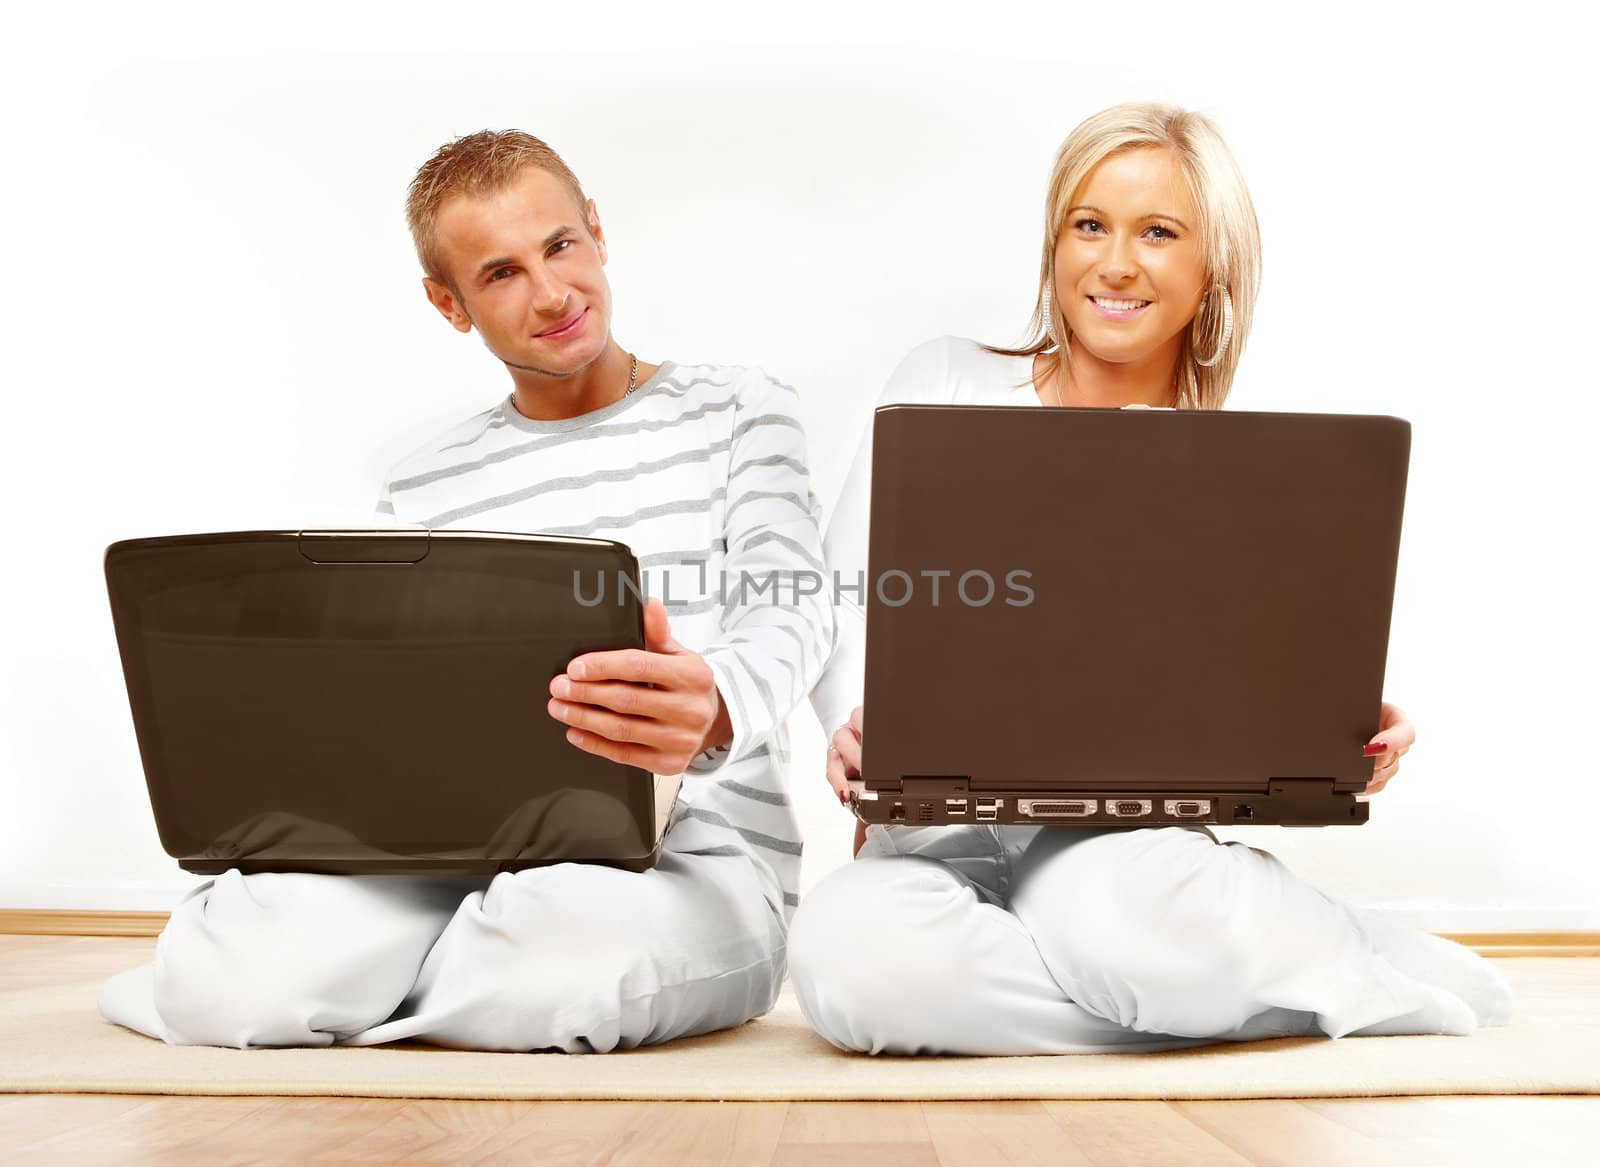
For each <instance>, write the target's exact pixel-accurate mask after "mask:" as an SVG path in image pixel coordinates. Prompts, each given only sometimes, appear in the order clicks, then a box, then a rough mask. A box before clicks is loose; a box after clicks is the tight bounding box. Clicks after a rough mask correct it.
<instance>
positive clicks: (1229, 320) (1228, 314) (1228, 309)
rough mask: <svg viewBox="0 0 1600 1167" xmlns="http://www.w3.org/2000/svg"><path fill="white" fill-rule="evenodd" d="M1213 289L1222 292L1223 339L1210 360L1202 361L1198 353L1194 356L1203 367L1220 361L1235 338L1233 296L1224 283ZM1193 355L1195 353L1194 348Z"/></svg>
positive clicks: (1195, 360)
mask: <svg viewBox="0 0 1600 1167" xmlns="http://www.w3.org/2000/svg"><path fill="white" fill-rule="evenodd" d="M1211 290H1212V291H1213V292H1221V293H1222V339H1221V340H1220V341H1218V342H1217V351H1216V352H1214V353H1212V354H1211V359H1210V360H1206V361H1202V360H1201V359H1200V357H1199V356H1198V355H1195V356H1194V363H1195V364H1197V365H1199V366H1200V367H1201V368H1202V369H1209V368H1211V366H1213V365H1215V364H1216V363H1217V362H1218V361H1220V360H1221V359H1222V354H1223V353H1225V352H1227V351H1228V342H1229V341H1230V340H1232V339H1233V297H1232V296H1231V295H1229V294H1228V289H1227V288H1226V287H1224V286H1223V285H1222V284H1218V285H1217V286H1216V287H1214V288H1212V289H1211ZM1191 355H1194V354H1193V350H1192V349H1191Z"/></svg>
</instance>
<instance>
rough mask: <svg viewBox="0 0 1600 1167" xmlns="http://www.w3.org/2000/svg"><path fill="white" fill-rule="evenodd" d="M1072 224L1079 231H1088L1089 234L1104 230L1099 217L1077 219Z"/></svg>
mask: <svg viewBox="0 0 1600 1167" xmlns="http://www.w3.org/2000/svg"><path fill="white" fill-rule="evenodd" d="M1073 226H1075V227H1077V229H1078V230H1080V231H1085V232H1088V233H1089V234H1090V235H1096V234H1099V233H1100V232H1101V231H1104V230H1105V228H1104V227H1102V226H1101V225H1100V220H1099V219H1079V220H1078V221H1077V222H1076V223H1075V224H1073Z"/></svg>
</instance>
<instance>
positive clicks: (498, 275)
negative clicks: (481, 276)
mask: <svg viewBox="0 0 1600 1167" xmlns="http://www.w3.org/2000/svg"><path fill="white" fill-rule="evenodd" d="M510 275H511V269H510V268H508V267H497V268H495V269H494V271H492V272H490V273H489V282H490V283H493V282H494V281H495V280H498V279H504V278H507V277H509V276H510Z"/></svg>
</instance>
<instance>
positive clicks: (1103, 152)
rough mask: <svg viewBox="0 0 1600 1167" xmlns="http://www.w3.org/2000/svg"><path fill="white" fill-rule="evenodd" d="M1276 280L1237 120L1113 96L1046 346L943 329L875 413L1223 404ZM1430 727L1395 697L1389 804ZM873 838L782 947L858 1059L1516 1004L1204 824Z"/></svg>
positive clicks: (1075, 204) (1069, 163)
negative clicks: (1230, 122)
mask: <svg viewBox="0 0 1600 1167" xmlns="http://www.w3.org/2000/svg"><path fill="white" fill-rule="evenodd" d="M1259 275H1260V240H1259V235H1258V231H1257V226H1256V217H1255V211H1254V209H1253V207H1252V205H1251V201H1250V195H1249V192H1248V191H1247V190H1246V188H1245V184H1244V181H1243V179H1242V177H1241V176H1240V173H1239V170H1238V168H1237V166H1236V165H1235V164H1234V161H1233V158H1232V155H1231V154H1230V153H1229V151H1228V148H1227V146H1226V144H1225V143H1224V142H1223V140H1222V138H1221V136H1220V135H1219V134H1218V132H1217V130H1216V128H1215V127H1214V126H1213V125H1212V124H1211V123H1210V122H1209V121H1208V120H1206V119H1205V118H1204V117H1202V116H1200V115H1198V114H1194V113H1190V112H1187V111H1184V110H1179V109H1175V108H1171V107H1167V106H1158V105H1147V104H1133V105H1121V106H1117V107H1115V108H1112V109H1108V110H1105V111H1104V112H1102V113H1099V114H1096V115H1095V116H1093V117H1091V118H1089V119H1088V120H1087V121H1085V122H1084V123H1083V124H1082V125H1080V126H1078V128H1077V129H1075V130H1073V132H1072V133H1071V134H1070V135H1069V136H1068V138H1067V140H1066V141H1065V142H1064V143H1063V144H1062V147H1061V149H1060V151H1059V153H1058V155H1057V158H1056V163H1055V168H1054V172H1053V175H1052V179H1051V183H1050V188H1049V192H1048V195H1047V198H1046V204H1045V238H1044V254H1043V259H1042V263H1041V266H1040V285H1039V293H1038V300H1037V305H1036V310H1035V314H1034V320H1033V337H1032V340H1031V342H1030V343H1029V344H1026V345H1024V346H1022V347H1021V348H1017V349H997V348H992V347H988V346H984V345H979V344H976V343H974V342H971V341H966V340H960V339H956V338H953V337H946V338H943V339H940V340H936V341H932V342H930V343H928V344H925V345H923V346H921V347H920V348H918V349H916V350H914V351H913V352H912V353H911V354H910V355H909V356H907V357H906V359H905V360H904V361H903V362H902V363H901V365H900V367H899V369H898V370H897V371H896V372H895V374H894V376H893V377H892V379H891V380H890V382H889V384H888V386H887V387H886V388H885V390H884V392H883V395H882V398H881V400H880V402H879V403H880V404H896V403H911V402H920V403H958V404H982V405H1016V406H1021V407H1028V408H1040V407H1044V408H1049V407H1057V406H1109V407H1117V406H1123V405H1129V404H1133V403H1143V404H1147V405H1153V406H1176V407H1178V408H1184V409H1219V408H1221V407H1222V404H1223V402H1224V401H1225V400H1226V398H1227V396H1228V390H1229V387H1230V385H1231V383H1232V380H1233V374H1234V370H1235V368H1236V367H1237V365H1238V362H1239V356H1240V353H1241V352H1242V351H1243V348H1244V344H1245V339H1246V337H1247V336H1248V335H1249V332H1250V321H1251V314H1252V310H1253V307H1254V304H1255V299H1256V289H1257V286H1258V283H1259ZM870 479H871V443H870V435H868V436H867V437H866V438H863V440H862V444H861V446H860V449H859V452H858V453H857V455H856V459H855V463H854V465H853V466H852V468H851V471H850V475H849V478H848V480H847V482H846V485H845V489H844V492H843V495H842V497H841V500H840V503H839V506H838V508H837V513H836V514H835V516H834V519H833V522H832V524H831V526H830V528H829V531H828V535H827V539H826V547H827V554H828V558H829V560H830V564H831V566H832V567H833V569H834V570H836V571H837V572H839V574H840V575H841V576H842V577H843V578H846V579H853V578H856V573H857V572H858V571H864V570H865V568H866V564H867V537H866V536H867V507H868V497H869V483H870ZM837 616H838V620H839V633H838V635H839V646H838V649H837V650H836V653H835V656H834V658H833V661H832V663H831V664H830V665H829V668H828V670H827V672H826V673H825V674H824V676H823V679H822V681H821V682H820V683H819V684H818V686H817V688H816V690H815V691H814V693H813V694H812V702H813V704H814V706H815V707H816V709H817V712H818V715H819V716H820V717H821V718H822V720H823V724H824V725H825V726H829V727H838V729H837V732H836V733H834V735H833V739H832V744H831V745H830V746H829V751H828V781H829V783H830V784H831V785H832V786H833V787H834V789H835V790H836V791H838V792H839V794H840V799H841V801H844V791H845V782H846V781H847V779H849V778H853V777H855V776H857V775H858V774H859V771H860V764H861V740H862V733H863V729H864V719H863V710H862V709H861V696H862V690H863V682H864V678H863V647H864V643H865V617H864V613H863V612H862V611H861V609H860V608H858V607H853V606H851V605H849V604H841V606H840V608H839V610H838V612H837ZM1239 731H1240V733H1241V734H1244V733H1249V732H1250V727H1249V726H1248V725H1241V726H1240V727H1239ZM1413 738H1414V733H1413V730H1412V726H1411V724H1410V722H1409V721H1407V720H1406V718H1405V717H1404V715H1403V714H1401V712H1400V711H1399V710H1398V709H1396V708H1395V707H1394V706H1392V705H1388V704H1385V705H1384V706H1383V709H1382V711H1381V715H1380V725H1379V726H1378V732H1377V733H1376V734H1375V736H1374V737H1373V738H1372V740H1371V742H1370V743H1369V744H1368V746H1367V747H1366V753H1367V754H1368V755H1370V756H1373V757H1374V758H1375V763H1374V774H1373V779H1372V782H1371V784H1370V785H1369V786H1368V788H1367V789H1368V792H1369V793H1375V792H1377V791H1379V790H1381V789H1382V788H1383V786H1384V785H1385V783H1387V782H1388V781H1389V780H1390V779H1391V778H1392V777H1393V776H1394V774H1395V772H1396V770H1397V769H1398V767H1399V760H1400V757H1401V755H1403V754H1404V753H1405V752H1406V750H1407V749H1408V748H1409V747H1410V745H1411V743H1412V741H1413ZM856 849H857V855H856V859H855V862H853V863H851V864H849V865H847V866H846V867H844V868H843V869H841V870H839V871H836V872H834V873H832V874H831V875H830V876H828V877H827V878H826V879H824V880H823V881H822V882H821V883H820V884H819V885H818V886H817V887H816V888H815V889H813V890H812V891H811V892H810V894H809V895H807V896H806V898H805V899H804V901H803V902H802V903H801V905H800V908H799V911H798V913H797V914H796V916H795V920H794V924H793V928H792V930H791V932H790V937H789V962H790V971H791V975H792V977H793V980H794V984H795V988H796V991H797V994H798V996H799V1000H800V1004H801V1007H802V1008H803V1010H804V1011H805V1014H806V1017H807V1018H808V1020H809V1021H810V1022H811V1024H812V1025H813V1026H814V1027H815V1028H816V1029H817V1030H818V1031H819V1032H820V1033H821V1034H822V1035H823V1036H824V1037H826V1038H827V1039H828V1040H829V1041H831V1042H833V1043H834V1044H835V1045H838V1046H841V1047H843V1048H845V1049H851V1050H859V1051H863V1052H868V1053H897V1054H911V1053H932V1054H1041V1053H1078V1052H1099V1051H1106V1050H1116V1051H1122V1052H1130V1051H1137V1050H1160V1049H1171V1048H1176V1047H1180V1046H1188V1045H1196V1044H1203V1043H1206V1042H1212V1041H1239V1040H1247V1039H1251V1038H1260V1037H1274V1036H1283V1035H1299V1034H1326V1035H1329V1036H1334V1037H1338V1036H1343V1035H1346V1034H1397V1033H1446V1034H1466V1033H1470V1032H1471V1031H1472V1030H1473V1029H1474V1028H1475V1027H1476V1026H1478V1025H1497V1024H1503V1023H1504V1022H1505V1020H1506V1019H1507V1018H1508V1017H1509V1015H1510V1010H1511V995H1510V992H1509V990H1508V988H1507V987H1506V984H1505V981H1504V979H1503V978H1502V977H1501V976H1500V974H1499V973H1498V971H1497V970H1495V969H1494V967H1493V966H1492V965H1490V964H1489V963H1488V962H1487V961H1485V960H1483V959H1482V958H1481V957H1479V956H1477V955H1476V954H1475V953H1473V952H1471V951H1470V950H1468V949H1466V948H1463V947H1461V946H1459V945H1456V944H1452V943H1450V942H1449V941H1446V940H1442V939H1440V938H1438V937H1434V936H1431V935H1428V934H1427V933H1424V932H1419V931H1416V930H1414V929H1411V928H1407V927H1404V926H1402V925H1398V924H1395V923H1393V922H1391V921H1388V920H1385V919H1383V918H1381V917H1379V916H1376V915H1373V914H1371V913H1368V912H1365V911H1362V910H1360V909H1357V908H1354V907H1351V906H1348V905H1345V904H1341V903H1339V902H1337V901H1334V900H1331V899H1329V898H1328V897H1326V896H1324V895H1322V894H1321V893H1319V892H1318V891H1316V890H1315V889H1314V888H1312V887H1310V886H1309V885H1307V884H1305V883H1303V882H1302V881H1300V880H1299V879H1297V878H1296V877H1295V876H1294V875H1292V874H1291V873H1290V872H1289V871H1288V870H1287V869H1286V868H1284V866H1283V865H1282V864H1281V863H1279V862H1278V861H1277V860H1276V859H1275V858H1273V857H1272V856H1271V855H1269V854H1267V853H1266V852H1264V851H1260V850H1257V849H1254V848H1251V847H1248V846H1246V845H1244V844H1241V843H1229V844H1219V843H1218V842H1217V841H1216V840H1215V838H1214V837H1213V836H1212V835H1211V834H1210V832H1209V831H1206V830H1204V829H1188V828H1176V827H1168V828H1154V829H1149V828H1147V829H1137V830H1128V829H1099V828H1068V827H1036V826H995V825H965V826H950V827H909V826H890V827H882V826H874V827H872V828H870V829H864V828H862V827H861V826H860V825H859V824H858V826H857V837H856Z"/></svg>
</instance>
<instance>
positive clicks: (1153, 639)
mask: <svg viewBox="0 0 1600 1167" xmlns="http://www.w3.org/2000/svg"><path fill="white" fill-rule="evenodd" d="M874 429H875V432H874V438H873V482H872V511H871V524H870V540H871V545H870V553H869V573H868V592H867V601H866V606H867V611H868V619H867V676H866V704H867V707H868V708H869V709H870V710H871V719H872V732H871V733H870V734H869V735H867V736H866V738H865V740H864V754H863V783H864V790H865V791H867V792H873V791H896V790H903V789H905V788H906V786H905V784H906V783H907V782H908V781H910V782H911V784H912V786H913V787H917V788H921V789H925V790H929V791H934V792H937V791H939V790H947V791H948V792H949V793H951V794H955V793H956V792H957V790H958V789H959V790H961V791H962V792H968V793H971V794H977V793H980V792H983V791H986V790H987V791H1011V792H1018V791H1020V792H1024V793H1026V792H1038V793H1040V794H1044V793H1068V792H1073V791H1093V792H1096V793H1098V794H1101V795H1124V794H1126V795H1134V794H1138V793H1145V794H1153V793H1175V794H1180V795H1181V794H1209V795H1220V794H1225V793H1237V794H1240V795H1254V794H1260V795H1267V794H1269V793H1271V792H1272V791H1273V790H1274V789H1275V788H1276V789H1278V790H1279V792H1284V791H1287V792H1288V793H1289V794H1290V795H1293V794H1295V792H1297V791H1298V792H1302V793H1303V792H1308V791H1313V790H1314V791H1316V792H1319V793H1321V792H1324V791H1325V792H1327V793H1329V794H1336V795H1338V796H1339V797H1338V798H1337V799H1335V800H1333V802H1332V803H1330V804H1329V805H1330V809H1329V810H1328V811H1327V812H1326V814H1325V815H1324V812H1316V813H1302V814H1298V815H1291V816H1289V817H1287V818H1284V819H1282V821H1312V820H1315V819H1317V818H1319V817H1324V818H1325V821H1330V822H1332V821H1341V822H1342V821H1362V820H1364V819H1365V811H1366V808H1365V805H1364V804H1354V805H1352V798H1351V796H1352V795H1353V794H1354V793H1356V792H1359V791H1361V790H1362V789H1363V788H1364V786H1365V784H1366V781H1367V779H1368V778H1369V777H1370V773H1371V762H1370V761H1369V760H1366V759H1363V757H1362V754H1361V747H1362V745H1363V743H1364V742H1366V741H1367V740H1368V738H1369V737H1370V736H1371V735H1372V733H1373V732H1374V731H1375V730H1376V728H1377V718H1378V712H1379V706H1380V703H1381V694H1382V687H1383V674H1384V664H1385V656H1386V653H1387V646H1388V633H1389V618H1390V610H1391V606H1392V603H1393V594H1394V575H1395V566H1396V560H1397V556H1398V552H1399V541H1400V527H1401V515H1402V508H1403V502H1404V495H1405V484H1406V470H1407V460H1408V456H1409V448H1410V426H1409V424H1408V423H1407V422H1405V421H1401V420H1399V419H1396V418H1390V417H1367V416H1350V415H1312V414H1281V413H1247V412H1215V411H1165V410H1163V411H1145V410H1101V409H1059V408H1058V409H1040V410H1035V409H1018V408H1013V407H1005V406H899V405H897V406H886V407H883V408H881V409H879V410H878V411H877V414H876V417H875V427H874ZM868 797H871V794H870V793H869V794H868ZM1288 801H1293V798H1292V797H1291V798H1290V799H1289V800H1288ZM1156 805H1157V807H1158V808H1159V806H1160V800H1159V799H1157V800H1156ZM1240 805H1243V806H1260V805H1261V804H1260V803H1259V802H1254V801H1253V800H1249V799H1246V800H1244V802H1242V803H1241V804H1240ZM1335 806H1336V807H1337V809H1332V808H1333V807H1335ZM969 815H970V810H969ZM915 817H916V816H915V815H913V816H912V821H915ZM1157 817H1159V816H1157ZM1180 817H1182V816H1180ZM1244 817H1248V815H1242V816H1241V821H1243V818H1244ZM924 821H927V820H924ZM936 821H944V820H943V819H939V820H936ZM1000 821H1009V815H1002V816H1001V819H1000ZM1208 821H1220V822H1226V821H1231V819H1230V818H1229V817H1228V815H1227V814H1223V815H1221V816H1220V817H1219V816H1217V815H1216V814H1212V815H1210V816H1209V818H1208ZM1255 821H1278V820H1274V819H1272V818H1271V816H1270V815H1269V816H1262V815H1260V814H1257V815H1256V816H1255Z"/></svg>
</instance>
